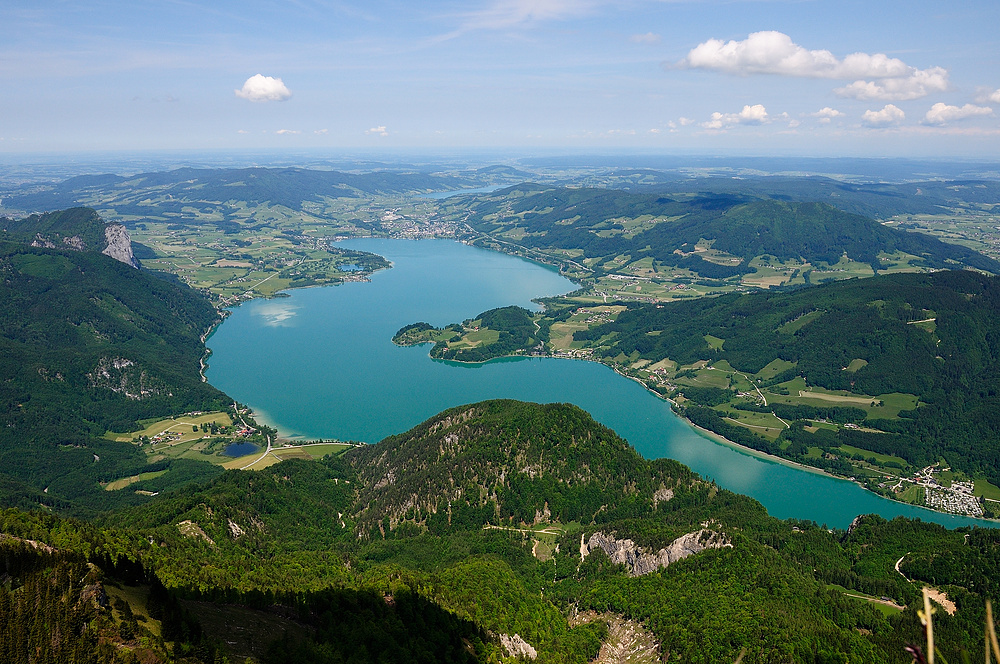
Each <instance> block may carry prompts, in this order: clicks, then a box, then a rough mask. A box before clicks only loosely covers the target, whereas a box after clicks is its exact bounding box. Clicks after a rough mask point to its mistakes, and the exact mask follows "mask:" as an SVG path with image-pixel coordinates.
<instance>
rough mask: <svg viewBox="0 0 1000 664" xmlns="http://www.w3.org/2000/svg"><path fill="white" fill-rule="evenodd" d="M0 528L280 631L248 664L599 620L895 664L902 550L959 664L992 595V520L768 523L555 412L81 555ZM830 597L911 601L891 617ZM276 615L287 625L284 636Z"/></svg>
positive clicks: (342, 465) (696, 649) (339, 464)
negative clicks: (120, 561)
mask: <svg viewBox="0 0 1000 664" xmlns="http://www.w3.org/2000/svg"><path fill="white" fill-rule="evenodd" d="M0 527H2V528H6V529H8V530H7V532H11V534H14V535H16V536H19V537H30V538H31V539H33V540H36V541H42V542H46V543H47V542H51V541H54V540H55V539H56V538H58V541H59V542H61V545H62V546H64V547H70V546H80V545H81V544H87V545H88V546H89V547H90V550H92V551H98V552H99V551H109V550H110V551H116V552H117V553H118V555H122V556H126V557H128V558H129V559H131V560H134V561H136V562H139V563H141V564H142V565H143V566H144V568H145V569H146V570H148V571H149V572H150V573H152V574H155V576H156V577H157V579H158V580H159V581H160V582H162V583H163V585H165V586H166V587H167V588H168V589H170V591H171V592H172V593H176V594H179V595H180V596H182V597H185V598H187V599H199V600H201V602H199V603H198V604H197V611H198V614H199V615H200V616H203V617H205V623H204V624H205V626H206V627H205V629H206V630H210V629H214V633H212V634H211V636H213V637H214V638H216V639H224V640H225V641H227V642H230V643H239V642H241V641H243V640H244V639H245V638H246V637H245V636H240V635H239V634H237V633H236V632H234V631H233V630H232V628H231V624H229V623H227V622H226V621H225V620H224V619H223V618H222V616H225V615H230V616H231V615H233V613H232V608H231V607H228V608H227V606H224V605H223V604H225V605H233V604H243V605H244V607H245V608H243V609H241V610H240V614H239V615H241V620H248V619H250V618H254V620H255V621H259V622H258V624H262V625H263V627H262V629H261V630H260V634H265V635H267V636H266V638H265V637H263V636H261V637H260V639H261V640H264V641H265V642H266V640H267V638H270V639H277V640H276V641H275V642H274V643H272V645H271V647H269V648H267V649H266V652H263V653H259V654H261V655H262V657H261V658H260V659H259V660H258V661H263V662H265V663H266V664H284V663H286V662H287V663H289V664H291V663H292V662H308V661H340V660H339V659H337V657H342V658H343V660H344V661H347V660H348V658H349V657H350V656H351V655H352V654H353V655H354V661H428V662H429V661H442V660H444V661H470V662H472V661H498V660H499V659H500V658H501V657H509V656H511V654H512V652H511V651H510V650H509V649H508V646H505V645H503V643H504V639H507V641H506V643H508V644H510V643H511V640H512V639H513V635H515V634H516V635H518V636H517V639H516V640H515V643H516V642H523V643H524V644H526V645H527V646H530V647H531V648H532V650H534V651H535V652H536V654H537V657H538V661H540V662H574V663H579V664H583V663H584V662H586V661H589V660H592V659H593V658H594V657H595V656H596V655H597V653H598V650H599V648H600V646H601V642H602V641H603V640H607V641H608V642H609V644H610V645H612V646H613V645H614V644H615V643H616V641H615V640H614V639H615V638H617V637H613V636H611V633H610V630H609V629H608V627H607V623H609V622H613V623H615V624H616V625H617V629H619V630H622V629H624V630H626V631H630V632H632V633H633V634H635V635H637V636H638V637H639V639H640V640H641V642H642V643H644V644H645V645H644V649H645V652H646V654H648V653H649V652H655V653H656V654H657V655H658V656H660V657H661V658H662V659H667V657H669V659H670V660H671V661H673V660H675V659H676V660H680V661H720V662H728V661H735V660H736V659H737V658H738V657H740V656H741V655H740V653H741V651H742V652H743V660H742V661H745V662H760V663H763V662H771V661H775V653H780V656H781V660H780V661H786V660H788V661H816V662H827V661H846V662H857V663H858V664H860V663H862V662H864V663H868V662H900V664H902V663H903V662H906V661H909V659H908V657H907V656H906V654H905V651H904V649H903V648H904V644H906V643H913V642H919V641H920V638H921V636H920V634H921V632H920V626H919V622H918V620H917V618H916V614H915V611H916V609H917V608H918V607H919V606H920V604H919V602H920V599H919V598H920V593H919V588H918V585H917V584H915V583H911V582H910V581H908V580H907V579H905V578H904V577H903V576H902V575H900V574H899V573H897V571H896V570H895V569H894V568H893V565H894V564H895V563H896V561H897V560H900V559H901V557H902V558H903V559H904V560H903V562H902V566H901V569H902V570H903V572H904V573H905V574H907V576H908V577H909V578H915V579H918V580H920V581H921V582H934V583H937V584H946V585H944V586H943V587H944V589H945V590H946V591H947V593H948V596H949V597H950V598H951V599H952V600H954V601H956V602H957V603H958V605H959V606H960V607H961V608H960V610H959V613H958V614H957V615H955V616H949V615H947V614H946V613H945V612H944V611H943V610H939V615H935V618H934V619H935V633H936V634H937V635H938V638H939V647H941V649H942V653H943V654H944V655H945V656H946V657H948V658H949V659H950V658H952V657H955V661H961V655H960V651H961V650H962V649H968V650H969V651H970V652H977V648H978V644H979V643H981V638H982V625H983V623H982V616H983V613H984V611H983V598H984V597H986V596H990V595H991V594H992V593H993V592H994V591H995V590H996V588H998V587H1000V585H998V578H997V572H996V570H997V567H996V565H995V564H994V559H995V556H996V546H997V538H996V532H994V531H989V530H986V531H980V530H974V531H970V532H953V531H947V530H945V529H944V528H942V527H940V526H935V525H929V524H921V523H919V522H910V521H906V520H902V519H900V520H897V521H894V522H886V521H884V520H882V519H880V518H878V517H868V518H862V519H859V520H858V521H857V522H856V523H855V524H854V525H853V526H852V528H851V531H850V532H847V533H845V532H842V531H840V532H829V531H827V530H826V528H825V527H824V528H821V527H819V526H817V525H816V524H812V523H802V522H791V523H790V522H781V521H778V520H776V519H773V518H770V517H768V516H767V515H766V513H765V512H764V510H763V508H762V507H761V506H760V505H759V504H758V503H756V502H755V501H753V500H751V499H749V498H746V497H743V496H738V495H735V494H732V493H729V492H727V491H724V490H720V489H718V487H716V486H714V485H712V484H711V483H709V482H705V481H703V480H701V479H699V478H698V477H697V476H695V475H693V474H692V473H691V472H690V471H689V470H688V469H686V468H684V467H683V466H681V465H680V464H677V463H676V462H673V461H669V460H662V461H654V462H650V461H646V460H643V459H642V458H641V457H639V455H638V454H637V453H636V452H635V451H634V450H632V449H630V448H629V447H628V446H627V444H626V443H625V442H624V441H622V440H621V439H620V438H618V437H617V436H616V435H615V434H614V433H613V432H611V431H609V430H607V429H606V428H604V427H602V426H600V425H599V424H597V423H596V422H594V421H593V419H591V418H590V417H589V416H588V415H587V414H586V413H584V412H583V411H581V410H580V409H578V408H576V407H573V406H569V405H565V404H550V405H538V404H529V403H520V402H514V401H489V402H483V403H478V404H472V405H469V406H461V407H458V408H454V409H451V410H449V411H446V412H444V413H441V414H439V415H436V416H434V417H432V418H431V419H429V420H428V421H427V422H424V423H423V424H421V425H418V426H417V427H415V428H414V429H412V430H410V431H409V432H406V433H405V434H401V435H398V436H393V437H390V438H388V439H386V440H384V441H382V442H381V443H379V444H377V445H374V446H370V447H362V448H357V449H355V450H352V451H350V452H349V453H347V454H346V456H344V457H343V458H339V459H338V458H334V459H327V460H323V461H319V462H309V461H304V460H299V459H296V460H291V461H286V462H283V463H281V464H278V465H275V466H271V467H269V468H266V469H263V470H261V471H259V472H254V473H247V472H239V471H229V472H227V473H226V474H225V475H223V476H221V477H219V478H217V479H216V480H214V481H213V482H212V483H211V484H210V485H208V486H205V487H189V488H186V489H184V490H181V491H178V492H174V493H172V494H170V495H166V496H162V497H160V498H159V499H158V500H156V501H154V502H152V503H150V504H149V505H146V506H143V507H141V508H136V509H134V510H131V511H127V512H122V513H118V514H116V515H113V516H111V517H109V518H108V519H107V520H106V521H105V523H104V528H103V529H102V530H101V531H100V532H98V533H91V534H89V535H87V536H86V537H85V538H84V539H85V542H84V543H81V544H78V543H77V542H76V540H77V539H78V538H79V536H78V535H76V533H75V528H74V527H73V525H72V524H67V523H61V522H58V521H57V520H56V519H53V518H51V517H25V516H19V515H16V514H11V513H6V514H4V513H0ZM10 529H12V530H10ZM966 535H968V537H966ZM91 542H92V543H91ZM832 584H836V585H832ZM839 587H844V588H848V589H849V591H850V592H851V593H853V594H857V593H866V594H869V595H875V597H882V596H884V597H889V598H892V600H893V601H895V602H899V603H900V604H905V605H908V606H909V608H907V610H906V611H905V612H903V613H896V612H895V611H891V612H890V614H891V615H889V616H887V615H885V614H883V613H881V612H879V611H877V610H876V609H875V607H874V606H873V605H872V604H871V603H868V602H866V601H864V600H863V599H857V598H851V597H848V596H847V595H845V594H842V592H841V591H840V590H839V589H838V588H839ZM4 592H6V588H5V587H4V586H0V601H2V595H3V593H4ZM139 593H140V591H139V590H133V591H131V592H130V593H129V597H137V596H141V595H140V594H139ZM873 599H874V598H873ZM213 602H218V604H216V603H213ZM187 606H191V607H192V608H195V607H194V605H192V604H190V603H189V604H187ZM253 609H257V611H253ZM119 613H123V612H121V611H119ZM268 615H270V616H271V618H267V616H268ZM275 616H285V617H286V618H292V619H293V620H295V621H296V623H297V624H298V627H296V628H295V629H290V630H288V633H287V634H285V635H284V636H282V631H283V630H282V629H275V628H274V625H275V624H286V623H277V620H276V618H275ZM213 626H214V627H213ZM196 633H200V632H198V631H195V630H192V631H191V632H189V634H196ZM463 639H464V641H463ZM463 644H464V645H463ZM362 648H363V650H362ZM358 652H361V653H362V654H361V655H357V653H358ZM463 652H464V653H466V655H464V656H458V655H459V654H460V653H463ZM194 655H195V654H194V653H192V656H194ZM334 655H336V656H334ZM324 656H325V657H326V658H325V659H324V658H323V657H324ZM204 661H210V660H204ZM231 661H232V660H231Z"/></svg>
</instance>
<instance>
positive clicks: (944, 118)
mask: <svg viewBox="0 0 1000 664" xmlns="http://www.w3.org/2000/svg"><path fill="white" fill-rule="evenodd" d="M977 115H993V109H992V108H990V107H989V106H974V105H972V104H966V105H965V106H949V105H948V104H945V103H943V102H938V103H936V104H934V105H933V106H931V109H930V110H929V111H927V115H925V116H924V120H923V122H924V124H932V125H943V124H947V123H949V122H954V121H955V120H964V119H966V118H972V117H975V116H977Z"/></svg>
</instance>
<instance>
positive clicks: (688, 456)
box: [206, 239, 991, 528]
mask: <svg viewBox="0 0 1000 664" xmlns="http://www.w3.org/2000/svg"><path fill="white" fill-rule="evenodd" d="M338 246H342V247H345V248H348V249H359V250H363V251H370V252H374V253H377V254H379V255H381V256H385V257H386V258H387V259H389V260H390V261H392V263H393V267H392V269H389V270H383V271H381V272H377V273H375V274H374V275H372V281H371V282H370V283H363V282H354V283H346V284H341V285H338V286H329V287H323V288H306V289H300V290H292V291H289V292H288V295H289V296H290V297H287V298H278V299H273V300H252V301H250V302H247V303H245V304H243V305H241V306H239V307H237V308H236V309H234V310H233V312H232V315H231V316H230V317H229V318H228V319H227V320H226V321H225V322H224V323H223V324H222V325H220V326H219V328H218V329H217V330H216V331H215V333H214V334H213V335H212V336H211V337H210V338H209V340H208V346H209V347H210V348H211V349H212V353H213V354H212V356H211V358H210V359H209V368H208V370H207V372H206V375H207V377H208V379H209V382H211V383H212V385H215V386H216V387H218V388H219V389H221V390H223V391H225V392H226V393H228V394H229V395H230V396H232V397H234V398H235V399H237V400H239V401H240V402H242V403H245V404H248V405H249V406H251V407H252V408H253V409H254V411H255V413H256V414H257V416H258V417H259V418H260V419H261V421H263V422H266V423H267V424H269V425H271V426H274V427H275V428H277V429H278V431H279V432H280V434H281V435H282V436H286V437H303V438H327V439H329V438H336V439H340V440H357V441H364V442H367V443H376V442H378V441H379V440H381V439H383V438H385V437H386V436H388V435H390V434H395V433H401V432H403V431H406V430H407V429H409V428H411V427H413V426H414V425H416V424H419V423H420V422H422V421H424V420H426V419H427V418H429V417H431V416H433V415H434V414H436V413H438V412H440V411H442V410H444V409H446V408H450V407H452V406H457V405H460V404H466V403H473V402H476V401H482V400H484V399H494V398H511V399H521V400H524V401H537V402H542V403H548V402H569V403H573V404H576V405H578V406H580V407H581V408H584V409H585V410H587V411H589V412H590V413H591V415H593V416H594V418H595V419H597V420H598V421H599V422H601V423H602V424H604V425H606V426H608V427H611V428H612V429H614V430H615V431H616V432H617V433H618V434H619V435H621V436H622V437H623V438H625V439H626V440H628V441H629V442H630V443H631V444H632V445H633V446H634V447H635V448H636V449H637V450H638V451H639V453H640V454H642V455H643V456H645V457H647V458H658V457H670V458H673V459H676V460H678V461H680V462H681V463H684V464H686V465H688V466H690V467H691V468H692V469H694V470H695V471H696V472H698V473H699V474H701V475H702V476H703V477H706V478H710V479H712V480H714V481H715V482H717V483H718V484H719V485H720V486H722V487H724V488H726V489H730V490H732V491H736V492H738V493H743V494H747V495H750V496H753V497H754V498H756V499H757V500H759V501H760V502H761V503H763V504H764V506H765V507H766V508H767V510H768V512H769V513H771V514H772V515H774V516H777V517H779V518H792V517H794V518H799V519H811V520H813V521H816V522H817V523H820V524H827V525H828V526H830V527H838V528H846V527H847V526H848V525H849V524H850V522H851V520H852V519H853V518H854V517H855V516H856V515H858V514H867V513H873V512H874V513H878V514H881V515H883V516H885V517H886V518H892V517H894V516H899V515H903V516H909V517H919V518H921V519H924V520H926V521H934V522H937V523H941V524H944V525H946V526H949V527H957V526H960V525H971V524H980V525H991V524H990V522H986V521H981V520H976V519H970V518H967V517H959V516H951V515H947V514H941V513H937V512H932V511H930V510H925V509H921V508H918V507H913V506H909V505H903V504H901V503H896V502H893V501H890V500H887V499H884V498H881V497H879V496H876V495H875V494H872V493H871V492H868V491H865V490H864V489H862V488H861V487H859V486H857V485H855V484H853V483H851V482H847V481H844V480H837V479H834V478H831V477H828V476H824V475H819V474H815V473H810V472H807V471H804V470H800V469H797V468H793V467H789V466H786V465H783V464H779V463H776V462H773V461H769V460H765V459H759V458H757V457H754V456H751V455H749V454H747V453H744V452H741V451H738V450H734V449H733V448H731V447H729V446H726V445H723V444H720V443H717V442H715V441H713V440H711V439H709V438H707V437H705V436H703V435H702V434H700V433H699V432H698V431H697V430H695V429H694V428H693V427H691V426H690V425H689V424H688V423H687V422H686V421H684V420H683V419H681V418H679V417H677V416H676V415H674V413H673V412H672V411H671V410H670V406H669V404H668V403H667V402H665V401H663V400H661V399H660V398H658V397H656V396H654V395H653V394H651V393H650V392H649V391H647V390H646V389H645V388H643V387H642V386H641V385H639V384H638V383H636V382H635V381H632V380H629V379H627V378H623V377H621V376H619V375H618V374H616V373H615V372H614V371H612V370H611V369H609V368H607V367H605V366H603V365H601V364H598V363H595V362H587V361H582V360H565V359H555V358H517V359H502V360H495V361H492V362H487V363H485V364H477V365H467V364H456V363H450V362H443V361H439V360H432V359H431V358H430V357H429V356H428V351H429V349H430V347H429V346H427V345H424V346H415V347H410V348H400V347H397V346H396V345H394V344H393V343H392V341H391V338H392V335H393V334H394V333H395V332H396V331H397V330H398V329H399V328H401V327H403V326H404V325H407V324H410V323H414V322H417V321H425V322H428V323H430V324H432V325H435V326H442V325H446V324H448V323H453V322H457V321H462V320H465V319H468V318H472V317H474V316H475V315H476V314H479V313H481V312H483V311H485V310H487V309H492V308H494V307H499V306H506V305H510V304H518V305H521V306H524V307H529V308H532V309H537V308H538V307H537V306H536V305H534V304H532V303H531V299H532V298H538V297H546V296H551V295H558V294H562V293H565V292H568V291H571V290H574V289H575V288H576V286H575V285H574V284H573V283H572V282H570V281H569V280H567V279H565V278H563V277H561V276H560V275H559V274H558V273H557V272H555V271H554V270H552V269H549V268H547V267H544V266H540V265H537V264H535V263H531V262H528V261H525V260H522V259H519V258H515V257H512V256H507V255H504V254H499V253H495V252H490V251H485V250H482V249H477V248H474V247H469V246H466V245H464V244H460V243H458V242H452V241H449V240H416V241H414V240H382V239H363V240H349V241H345V242H342V243H340V244H339V245H338Z"/></svg>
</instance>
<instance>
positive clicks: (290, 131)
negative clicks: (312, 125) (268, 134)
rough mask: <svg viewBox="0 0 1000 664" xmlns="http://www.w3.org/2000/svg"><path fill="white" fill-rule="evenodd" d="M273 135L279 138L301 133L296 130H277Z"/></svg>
mask: <svg viewBox="0 0 1000 664" xmlns="http://www.w3.org/2000/svg"><path fill="white" fill-rule="evenodd" d="M274 133H275V134H278V135H279V136H284V135H285V134H299V133H301V132H300V131H299V130H298V129H279V130H278V131H276V132H274Z"/></svg>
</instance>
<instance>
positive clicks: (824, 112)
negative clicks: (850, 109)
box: [809, 106, 844, 124]
mask: <svg viewBox="0 0 1000 664" xmlns="http://www.w3.org/2000/svg"><path fill="white" fill-rule="evenodd" d="M809 117H813V118H818V119H819V121H820V122H821V123H822V124H830V122H832V121H833V119H834V118H842V117H844V113H843V112H842V111H838V110H837V109H835V108H830V107H829V106H824V107H823V108H821V109H819V110H818V111H816V112H815V113H810V114H809Z"/></svg>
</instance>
